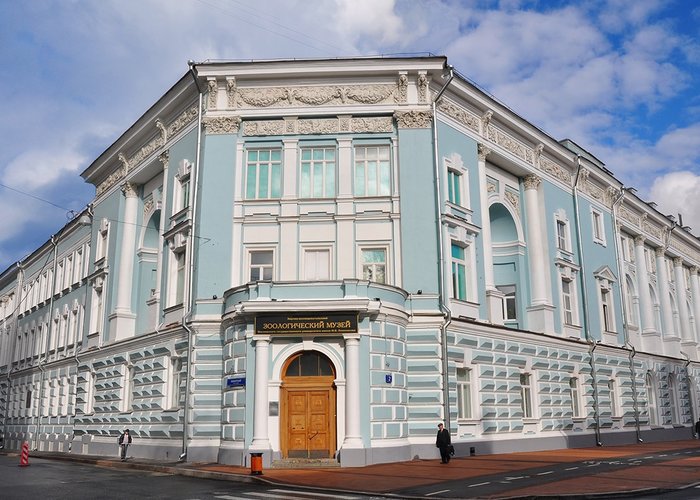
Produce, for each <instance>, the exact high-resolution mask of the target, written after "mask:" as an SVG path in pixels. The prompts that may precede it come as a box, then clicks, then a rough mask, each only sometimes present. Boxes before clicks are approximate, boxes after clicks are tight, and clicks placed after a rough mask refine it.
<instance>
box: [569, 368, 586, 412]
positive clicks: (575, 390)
mask: <svg viewBox="0 0 700 500" xmlns="http://www.w3.org/2000/svg"><path fill="white" fill-rule="evenodd" d="M572 380H573V381H575V382H574V385H575V387H572V386H571V381H572ZM568 383H569V396H570V397H571V418H572V419H573V420H574V421H577V420H579V421H580V420H582V419H585V418H586V415H585V414H584V412H583V409H584V404H583V403H584V401H583V398H582V397H581V396H582V394H581V375H580V374H578V373H574V374H572V375H571V377H569V382H568Z"/></svg>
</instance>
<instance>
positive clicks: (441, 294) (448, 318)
mask: <svg viewBox="0 0 700 500" xmlns="http://www.w3.org/2000/svg"><path fill="white" fill-rule="evenodd" d="M445 70H447V71H449V75H448V77H447V81H446V82H445V83H444V84H443V86H442V88H441V89H440V90H439V91H438V93H437V95H436V96H435V99H433V102H432V111H433V153H434V155H435V161H434V167H435V190H436V196H435V203H436V209H437V210H436V211H437V213H436V215H437V230H438V260H439V266H438V305H439V307H440V310H441V311H442V312H443V314H444V318H445V320H444V321H443V323H442V325H441V326H440V341H441V343H442V360H443V367H442V399H443V412H444V420H445V427H446V428H448V429H449V430H450V431H453V429H452V425H451V419H450V385H449V384H450V375H449V371H448V366H449V363H448V361H447V327H448V326H449V325H450V323H451V322H452V311H450V308H449V307H448V306H447V304H446V303H445V297H446V295H447V294H446V293H445V279H444V272H445V252H444V248H443V236H442V232H443V228H442V210H443V202H442V184H441V183H440V159H439V150H438V131H437V109H436V104H437V102H438V100H439V99H440V97H442V94H443V93H444V92H445V90H446V89H447V86H448V85H449V84H450V82H452V79H453V78H454V68H453V67H452V66H450V65H449V64H447V65H446V66H445Z"/></svg>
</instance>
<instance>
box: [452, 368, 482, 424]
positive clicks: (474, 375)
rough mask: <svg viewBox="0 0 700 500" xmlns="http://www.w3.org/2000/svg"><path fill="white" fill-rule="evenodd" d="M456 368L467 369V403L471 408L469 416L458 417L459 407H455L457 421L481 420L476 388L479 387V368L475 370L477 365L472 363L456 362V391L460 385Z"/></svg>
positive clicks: (466, 422) (473, 421)
mask: <svg viewBox="0 0 700 500" xmlns="http://www.w3.org/2000/svg"><path fill="white" fill-rule="evenodd" d="M457 369H461V370H467V371H468V372H469V404H470V408H471V416H469V417H460V416H459V407H457V422H458V423H464V424H468V423H476V422H479V421H480V420H481V410H480V406H479V395H478V390H477V387H479V380H478V373H479V370H477V367H476V366H474V365H465V364H462V363H459V364H457V366H456V369H455V384H456V389H457V391H459V387H460V383H459V382H457V371H456V370H457Z"/></svg>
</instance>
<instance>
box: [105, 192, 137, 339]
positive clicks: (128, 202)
mask: <svg viewBox="0 0 700 500" xmlns="http://www.w3.org/2000/svg"><path fill="white" fill-rule="evenodd" d="M122 193H124V198H125V201H124V215H123V218H124V219H123V222H122V224H121V230H122V239H121V244H120V245H119V249H120V252H121V254H120V256H119V274H118V278H117V302H116V306H115V308H114V313H113V314H112V315H110V317H109V320H110V338H113V339H115V340H121V339H125V338H129V337H133V335H134V330H135V327H136V316H135V315H134V314H133V313H132V312H131V296H132V288H133V286H132V285H133V282H134V254H135V246H136V226H137V220H136V216H137V212H138V198H137V194H136V185H135V184H132V183H130V182H125V183H124V184H123V185H122Z"/></svg>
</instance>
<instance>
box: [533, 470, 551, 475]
mask: <svg viewBox="0 0 700 500" xmlns="http://www.w3.org/2000/svg"><path fill="white" fill-rule="evenodd" d="M553 473H554V471H553V470H548V471H547V472H538V473H537V475H538V476H546V475H547V474H553Z"/></svg>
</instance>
